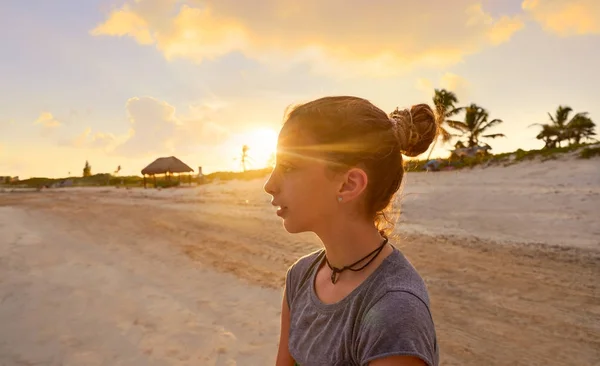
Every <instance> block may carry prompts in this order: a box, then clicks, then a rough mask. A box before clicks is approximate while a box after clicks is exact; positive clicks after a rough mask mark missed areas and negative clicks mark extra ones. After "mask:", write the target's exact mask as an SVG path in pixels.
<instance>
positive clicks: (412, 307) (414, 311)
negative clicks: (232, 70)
mask: <svg viewBox="0 0 600 366" xmlns="http://www.w3.org/2000/svg"><path fill="white" fill-rule="evenodd" d="M437 133H438V126H437V124H436V118H435V116H434V112H433V111H432V109H431V108H430V107H429V106H428V105H426V104H418V105H414V106H412V107H411V108H409V109H405V110H403V111H401V113H399V114H398V116H396V117H395V119H391V118H390V117H388V115H387V114H386V113H385V112H384V111H382V110H381V109H379V108H378V107H376V106H374V105H373V104H371V103H370V102H369V101H367V100H365V99H361V98H357V97H350V96H339V97H325V98H321V99H317V100H314V101H311V102H309V103H306V104H302V105H299V106H297V107H295V108H293V109H292V110H291V111H290V112H289V113H288V114H287V116H286V119H285V123H284V125H283V127H282V129H281V131H280V134H279V137H278V144H277V156H276V164H275V167H274V170H273V172H272V173H271V176H270V177H269V179H268V181H267V182H266V184H265V186H264V189H265V191H266V192H267V193H268V194H270V195H271V196H272V197H273V198H272V204H273V205H274V206H277V215H278V216H280V217H281V218H282V220H283V226H284V227H285V229H286V230H287V231H288V232H289V233H301V232H313V233H315V234H316V235H317V236H318V237H319V238H320V240H321V241H322V243H323V246H324V248H323V249H320V250H318V251H316V252H313V253H310V254H307V255H305V256H303V257H301V258H299V259H298V260H297V261H296V262H295V263H294V264H293V265H292V266H291V267H290V268H289V269H288V272H287V274H286V281H285V291H284V294H283V303H282V311H281V335H280V341H279V350H278V353H277V362H276V364H277V365H278V366H283V365H286V366H287V365H289V366H293V365H302V366H310V365H361V366H362V365H370V366H384V365H403V366H416V365H419V366H423V365H427V366H437V365H438V364H439V348H438V342H437V338H436V331H435V326H434V322H433V318H432V315H431V311H430V303H429V295H428V291H427V288H426V285H425V283H424V281H423V279H422V278H421V276H420V275H419V273H418V272H417V270H416V269H415V268H414V267H413V266H412V265H411V263H410V262H409V261H408V260H407V259H406V258H405V257H404V255H403V254H402V252H401V251H400V250H398V248H396V247H395V246H394V240H393V239H390V237H389V236H390V234H391V232H392V229H393V220H392V214H391V203H392V202H393V201H394V196H395V193H396V192H397V191H398V189H399V188H400V186H401V184H402V178H403V175H404V168H403V159H402V155H406V156H417V155H419V154H421V153H423V152H425V151H426V150H427V149H428V147H429V145H430V144H431V143H432V142H433V140H434V138H435V137H436V135H437Z"/></svg>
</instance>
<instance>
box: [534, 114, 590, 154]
mask: <svg viewBox="0 0 600 366" xmlns="http://www.w3.org/2000/svg"><path fill="white" fill-rule="evenodd" d="M571 112H573V109H572V108H571V107H569V106H558V108H557V109H556V112H555V113H554V116H553V115H552V114H550V113H548V117H550V123H548V124H541V123H534V124H532V125H530V127H531V126H541V127H542V130H541V131H540V133H538V135H537V136H536V138H537V139H538V140H542V141H544V148H547V149H551V148H556V147H561V144H562V142H564V141H566V142H567V144H568V145H571V144H575V145H578V144H580V143H581V142H582V141H584V140H590V141H597V140H596V139H594V138H593V136H594V135H595V134H596V132H595V131H594V129H595V127H596V124H595V123H594V122H593V121H592V119H591V118H590V117H589V116H588V113H587V112H580V113H576V114H575V115H574V116H573V117H571V118H569V117H570V114H571Z"/></svg>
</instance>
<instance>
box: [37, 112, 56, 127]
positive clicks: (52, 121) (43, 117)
mask: <svg viewBox="0 0 600 366" xmlns="http://www.w3.org/2000/svg"><path fill="white" fill-rule="evenodd" d="M34 123H35V124H38V125H42V126H43V127H44V128H56V127H60V126H61V125H62V124H61V123H60V122H58V121H57V120H56V118H54V116H53V115H52V113H50V112H42V113H40V116H39V117H38V119H37V120H35V122H34Z"/></svg>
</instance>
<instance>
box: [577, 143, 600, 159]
mask: <svg viewBox="0 0 600 366" xmlns="http://www.w3.org/2000/svg"><path fill="white" fill-rule="evenodd" d="M597 155H600V146H596V147H586V148H585V149H583V150H581V151H580V152H579V157H580V158H581V159H589V158H591V157H593V156H597Z"/></svg>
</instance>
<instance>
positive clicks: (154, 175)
mask: <svg viewBox="0 0 600 366" xmlns="http://www.w3.org/2000/svg"><path fill="white" fill-rule="evenodd" d="M152 176H153V177H154V188H156V174H152Z"/></svg>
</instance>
